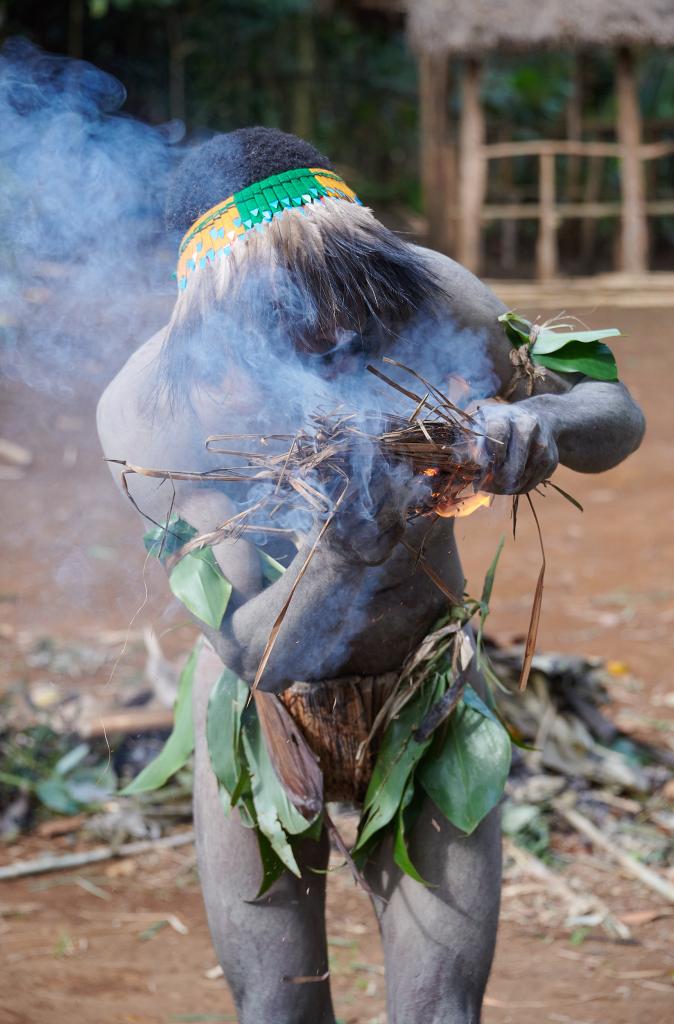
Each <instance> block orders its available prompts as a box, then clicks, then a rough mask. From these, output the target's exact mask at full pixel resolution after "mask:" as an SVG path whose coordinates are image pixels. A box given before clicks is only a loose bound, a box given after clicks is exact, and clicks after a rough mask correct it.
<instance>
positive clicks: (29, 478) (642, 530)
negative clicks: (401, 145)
mask: <svg viewBox="0 0 674 1024" xmlns="http://www.w3.org/2000/svg"><path fill="white" fill-rule="evenodd" d="M567 308H568V307H567ZM573 312H574V313H577V314H578V315H580V316H583V317H584V319H585V320H587V321H588V322H589V323H590V324H591V325H597V326H599V325H602V326H605V325H616V326H619V327H620V328H622V330H623V331H624V333H625V335H626V337H625V338H624V339H623V340H622V341H620V342H619V343H618V345H617V346H616V349H617V353H618V358H619V365H620V367H621V370H622V373H623V376H624V379H625V380H626V382H627V383H628V384H629V386H630V387H631V388H632V390H633V393H634V394H635V396H636V397H637V399H638V400H639V401H640V402H641V403H642V405H643V406H644V408H645V410H646V413H647V417H648V425H649V430H648V436H647V438H646V441H645V443H644V445H643V447H642V449H641V451H640V452H639V454H638V455H637V456H635V457H633V458H631V459H630V460H628V461H627V462H626V463H624V464H623V465H622V466H619V467H617V468H616V469H614V470H612V471H611V472H609V473H606V474H604V475H602V476H600V477H582V476H579V475H575V474H572V473H570V472H567V471H565V470H562V471H560V473H559V476H558V478H556V479H558V481H559V483H560V485H561V486H563V487H565V488H566V489H567V490H569V491H571V493H573V494H574V495H575V496H576V497H577V498H578V499H579V500H580V501H581V502H582V503H583V505H584V506H585V513H584V514H583V515H580V514H579V513H578V512H577V511H575V510H574V509H573V508H572V507H571V506H570V505H568V504H567V503H566V502H564V501H563V500H562V499H561V498H558V497H557V496H554V495H552V494H551V495H550V496H549V497H547V498H545V500H542V499H541V500H539V501H538V511H539V515H540V518H541V523H542V527H543V532H544V538H545V546H546V554H547V560H548V572H547V587H546V593H545V600H544V608H543V619H542V625H541V631H540V637H539V649H540V650H546V651H552V650H559V651H564V652H576V653H582V654H588V655H598V656H601V657H603V658H607V659H609V660H610V662H611V665H612V678H613V680H614V682H613V684H612V685H613V690H612V693H611V696H612V699H613V701H614V705H613V714H614V717H615V719H616V721H617V722H618V723H619V724H620V725H621V726H622V727H624V728H625V729H628V730H629V731H631V732H634V733H635V734H636V735H638V736H648V737H650V738H656V737H659V739H660V741H662V742H665V743H667V742H668V743H669V744H670V745H671V744H672V736H673V733H674V683H673V682H672V675H671V663H672V654H673V646H674V631H673V630H672V623H673V622H674V582H673V581H672V564H673V557H672V556H673V555H674V529H673V527H674V504H673V503H672V495H673V494H674V486H673V485H674V479H673V478H674V460H672V457H671V433H672V429H671V428H672V415H671V407H672V399H671V395H670V389H671V383H672V381H674V344H673V342H674V337H673V333H674V332H673V330H672V320H671V310H668V309H666V308H651V309H643V310H639V309H628V308H623V306H622V305H621V307H620V308H616V309H597V310H592V311H590V312H589V311H588V309H587V307H584V308H583V309H582V310H581V309H574V310H573ZM96 390H97V387H96V385H95V384H94V385H92V384H91V383H89V384H88V386H87V388H86V389H84V390H83V391H81V392H76V393H72V394H70V395H68V396H63V395H61V396H59V397H56V396H54V395H51V396H50V395H45V394H44V393H39V394H38V393H36V392H33V391H30V390H29V389H28V388H26V387H25V386H24V385H22V384H20V383H17V382H9V381H4V382H1V383H0V403H1V408H2V421H1V422H0V435H2V436H3V437H7V438H9V439H11V440H12V441H15V442H18V443H20V444H22V445H24V446H26V447H27V448H28V449H30V450H31V452H32V453H33V462H32V464H31V465H30V466H29V467H27V468H26V469H25V470H23V471H21V472H20V473H15V474H10V475H14V476H16V477H17V478H16V479H5V481H4V482H3V499H4V500H3V522H4V558H3V560H2V563H1V564H0V644H1V645H2V648H3V659H2V667H1V668H0V689H4V690H7V689H9V688H16V687H17V686H21V685H23V684H25V682H26V681H27V680H35V679H40V678H42V679H43V681H48V680H46V679H45V678H44V673H42V676H41V674H40V671H39V669H36V668H35V667H31V666H28V665H27V664H25V663H24V661H23V659H22V653H21V652H22V651H24V650H25V648H26V644H27V643H28V640H29V639H31V640H39V638H41V637H54V638H57V639H58V640H59V641H65V640H68V639H72V640H73V641H77V642H79V643H92V644H94V643H99V642H100V641H101V637H104V638H106V640H105V642H110V643H112V642H113V641H115V640H116V641H117V642H118V641H119V638H120V636H123V634H124V631H125V630H126V629H127V628H128V627H129V623H130V622H131V620H132V619H133V629H134V631H135V630H137V629H138V628H140V627H142V625H144V624H146V623H150V622H153V623H155V625H156V626H157V628H158V630H159V631H160V632H165V631H167V630H170V632H168V633H167V635H166V638H165V641H164V642H165V643H166V644H167V646H168V648H169V650H172V651H177V650H180V649H181V648H184V647H185V646H186V644H187V640H188V637H187V631H184V630H181V629H179V628H176V627H178V626H179V625H180V623H181V621H182V620H181V617H180V613H179V610H178V609H177V608H176V606H175V605H167V600H166V589H165V583H164V580H163V578H162V576H161V575H160V573H159V572H157V571H156V567H155V566H154V565H150V566H148V568H147V572H146V574H145V580H146V583H147V586H148V589H149V598H148V600H147V601H146V600H145V596H144V583H143V572H142V570H143V552H142V547H141V545H140V544H139V543H138V540H137V538H138V533H139V530H138V523H137V520H136V516H135V513H134V512H133V511H132V509H131V508H130V507H129V508H127V507H125V505H124V503H123V502H122V500H121V499H120V498H119V497H118V496H117V494H116V493H115V491H114V488H113V487H112V484H111V482H110V478H109V474H108V470H107V468H106V467H105V466H104V465H103V464H102V462H101V459H100V454H99V450H98V447H97V442H96V438H95V430H94V423H93V411H94V406H95V393H96ZM509 525H510V524H509V520H508V505H507V502H506V501H505V500H502V501H500V502H499V501H497V502H496V503H495V505H494V506H493V507H492V509H491V510H489V511H486V512H480V513H478V514H476V515H475V516H473V517H472V518H471V519H468V520H463V521H462V522H461V523H460V524H459V525H458V533H459V537H460V538H461V539H462V541H463V545H462V550H463V557H464V565H465V570H466V575H467V577H468V581H469V589H472V591H473V592H475V591H476V590H477V589H478V588H479V587H480V585H481V579H482V576H483V574H484V570H485V568H486V566H487V565H488V563H489V561H490V559H491V556H492V554H493V551H494V549H495V546H496V543H497V541H498V538H499V536H500V535H501V533H503V532H506V531H508V530H509ZM539 557H540V556H539V552H538V549H537V545H536V539H535V533H534V531H533V527H532V524H531V522H530V521H529V518H528V516H527V514H526V511H525V510H524V509H522V512H521V517H520V523H519V528H518V538H517V542H516V543H513V542H512V540H511V541H509V542H508V544H507V545H506V549H505V552H504V556H503V559H502V564H501V566H500V570H499V575H498V578H497V584H496V588H495V592H494V598H493V601H492V607H493V613H492V617H491V620H490V632H491V634H492V635H493V636H494V637H495V638H496V639H498V640H502V641H504V642H508V641H510V640H512V639H513V638H514V637H517V636H521V634H522V633H523V632H524V631H525V630H526V626H527V623H528V613H529V606H530V600H531V593H532V590H533V587H534V584H535V580H536V576H537V572H538V566H539ZM138 609H141V610H140V611H138ZM136 613H137V614H136ZM120 631H121V633H120ZM139 671H140V668H139V661H138V652H137V650H132V649H130V650H129V652H128V653H124V654H122V656H121V659H120V662H119V665H118V668H117V670H116V673H115V675H114V676H113V678H112V681H111V682H110V681H109V671H108V669H107V668H106V669H103V670H100V669H99V670H98V671H94V670H93V669H92V672H91V674H90V675H89V676H87V675H86V673H85V674H84V675H83V676H82V677H81V678H80V679H79V680H76V681H75V682H73V683H72V685H74V686H77V687H79V688H82V687H85V688H86V687H88V688H89V689H90V691H91V693H92V694H93V695H96V694H98V693H100V692H102V690H101V688H105V691H106V692H107V688H108V687H110V686H112V687H114V686H116V685H118V684H119V683H120V681H122V682H124V684H125V685H133V682H134V679H135V678H136V677H137V675H138V673H139ZM69 685H70V683H69ZM72 842H73V841H72V839H71V838H70V837H67V836H66V837H59V838H55V839H52V840H50V841H49V842H47V841H46V840H45V839H43V838H39V837H35V836H26V837H21V838H20V839H19V840H17V841H15V842H14V843H13V844H11V845H10V846H5V847H4V848H0V859H1V860H2V862H4V863H7V862H11V861H13V860H16V859H20V858H24V857H30V856H33V855H35V854H36V853H38V852H40V853H41V852H45V850H47V849H48V850H49V852H60V851H65V850H69V849H71V844H72ZM556 843H557V849H556V852H557V853H558V854H559V855H560V856H562V857H563V859H564V861H565V862H566V864H567V868H566V873H567V874H572V875H573V876H574V877H575V878H576V879H578V880H579V881H581V882H582V884H583V885H584V886H585V887H589V888H591V889H592V890H593V891H594V892H596V893H597V894H598V895H600V896H601V897H602V898H603V899H604V900H605V901H606V903H608V904H609V906H610V907H611V910H612V911H613V913H614V914H616V915H618V916H622V917H624V919H625V920H627V921H629V922H630V925H631V927H632V935H633V937H632V940H631V941H630V942H629V943H616V942H613V941H610V940H609V939H608V937H607V936H606V935H605V934H604V933H603V932H601V931H600V930H595V929H592V928H590V929H589V931H587V932H585V931H583V932H582V933H580V934H579V933H578V932H575V933H573V934H572V933H570V932H569V930H567V929H565V928H564V927H563V923H562V919H561V917H558V919H555V918H554V915H553V917H552V918H550V917H546V916H545V915H544V914H543V915H541V913H539V912H538V911H539V910H540V901H541V900H542V899H543V898H544V896H545V894H544V893H541V887H540V886H539V887H538V889H536V886H531V885H529V886H527V885H526V884H525V883H524V882H523V881H522V880H521V879H518V878H517V876H516V874H515V875H513V874H509V875H508V878H507V879H506V883H505V887H504V905H503V915H502V923H501V928H500V933H499V943H498V949H497V956H496V962H495V966H494V970H493V974H492V978H491V981H490V985H489V989H488V996H487V1001H486V1008H485V1015H484V1019H485V1022H486V1024H509V1022H511V1021H512V1022H515V1021H517V1024H539V1022H541V1021H546V1022H547V1021H552V1022H560V1024H632V1022H637V1021H642V1020H646V1019H647V1020H649V1022H650V1024H665V1022H669V1021H670V1020H672V1018H673V1017H674V1001H673V988H672V982H673V981H674V974H673V972H674V948H673V947H672V942H671V934H672V932H671V925H672V917H671V916H669V914H668V909H671V908H667V907H666V906H665V905H663V903H662V901H661V899H660V898H659V897H658V896H656V894H655V893H653V892H649V891H648V890H645V889H643V888H642V887H641V886H640V885H639V884H638V883H635V882H633V881H629V880H627V879H626V878H623V877H622V876H621V875H620V874H619V873H616V871H615V869H614V868H612V867H609V864H608V862H607V861H606V860H605V859H602V858H601V857H593V858H590V857H589V856H588V853H589V847H588V846H586V845H584V844H583V843H582V842H581V841H580V840H578V839H577V838H576V837H573V836H571V835H569V836H561V837H557V840H556ZM330 883H331V884H330V886H329V928H328V930H329V935H330V951H331V961H332V962H331V977H332V986H333V992H334V997H335V1005H336V1012H337V1016H338V1017H339V1019H340V1020H342V1021H344V1022H347V1021H348V1022H349V1024H375V1022H379V1024H383V1022H384V1021H385V1019H386V1017H385V1000H384V978H383V968H382V958H381V952H380V949H379V945H378V940H377V935H376V926H375V923H374V920H373V917H372V914H371V912H370V909H369V906H368V901H367V899H366V897H365V896H364V895H363V894H362V893H361V892H360V891H358V890H356V889H355V888H354V886H353V884H352V882H351V881H350V879H349V878H348V876H347V875H346V873H345V872H344V871H341V870H340V871H336V872H335V873H334V874H333V875H332V876H331V879H330ZM660 912H662V913H663V914H664V916H659V914H660ZM167 915H174V916H175V918H177V921H176V920H174V919H169V920H172V924H171V923H168V924H164V925H162V924H161V922H162V921H165V920H166V918H167ZM562 916H563V915H562ZM185 930H187V933H186V934H184V933H183V932H185ZM0 949H1V951H2V953H1V955H2V960H3V971H2V976H3V984H2V996H1V997H0V1024H62V1022H65V1021H70V1020H73V1019H75V1020H77V1021H81V1022H82V1024H122V1022H129V1024H169V1022H175V1021H195V1022H196V1021H213V1022H215V1021H234V1020H235V1019H236V1018H235V1015H234V1011H233V1005H232V1002H231V999H230V997H229V994H228V992H227V990H226V986H225V985H224V982H223V981H222V979H221V978H214V977H209V976H207V972H209V973H211V974H212V972H210V971H209V969H211V968H213V967H214V964H215V958H214V955H213V952H212V949H211V945H210V940H209V935H208V930H207V926H206V922H205V917H204V912H203V907H202V903H201V897H200V894H199V888H198V882H197V878H196V872H195V867H194V856H193V850H192V847H191V846H187V847H184V848H182V849H180V850H175V851H162V852H156V853H152V854H148V855H147V856H145V857H143V858H136V859H126V860H118V861H114V862H110V863H109V864H107V865H97V866H95V867H92V868H88V869H82V870H80V871H78V872H69V873H64V874H59V875H49V876H40V877H37V878H32V879H26V880H22V881H15V882H11V883H8V882H2V883H0ZM261 1024H262V1022H261ZM402 1024H416V1022H412V1021H410V1022H407V1021H405V1022H402Z"/></svg>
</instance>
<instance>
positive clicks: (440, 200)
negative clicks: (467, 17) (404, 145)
mask: <svg viewBox="0 0 674 1024" xmlns="http://www.w3.org/2000/svg"><path fill="white" fill-rule="evenodd" d="M447 88H448V66H447V57H446V55H442V56H439V57H438V56H435V55H434V56H428V55H426V54H424V55H422V56H421V57H420V59H419V107H420V118H419V121H420V134H421V138H420V164H421V166H420V172H421V188H422V193H423V202H424V213H425V214H426V218H427V221H428V232H427V236H428V244H429V245H430V246H431V248H433V249H438V250H439V251H440V252H445V253H449V252H450V251H451V249H452V243H453V230H452V229H453V222H452V216H451V207H452V205H453V198H454V197H453V174H452V166H451V147H450V144H449V114H448V110H447Z"/></svg>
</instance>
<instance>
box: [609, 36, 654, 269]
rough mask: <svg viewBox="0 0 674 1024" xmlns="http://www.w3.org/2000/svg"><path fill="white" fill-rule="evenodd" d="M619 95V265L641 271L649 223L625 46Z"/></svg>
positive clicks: (632, 75)
mask: <svg viewBox="0 0 674 1024" xmlns="http://www.w3.org/2000/svg"><path fill="white" fill-rule="evenodd" d="M616 93H617V99H618V124H617V135H618V141H619V143H620V145H621V147H622V155H621V160H620V189H621V193H622V230H621V235H620V241H621V246H620V265H621V266H620V269H621V270H624V271H626V272H628V273H631V274H640V273H644V272H645V271H646V270H647V265H648V226H647V222H646V210H645V197H644V174H643V166H642V163H641V157H640V154H639V147H640V146H641V111H640V110H639V93H638V88H637V77H636V68H635V59H634V54H633V53H632V51H631V50H628V49H627V48H626V47H622V48H621V49H620V50H618V53H617V59H616Z"/></svg>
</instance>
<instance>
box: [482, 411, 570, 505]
mask: <svg viewBox="0 0 674 1024" xmlns="http://www.w3.org/2000/svg"><path fill="white" fill-rule="evenodd" d="M526 405H527V403H526V402H522V403H519V404H515V405H505V404H502V403H493V404H492V403H486V404H484V405H481V406H480V408H479V411H478V412H477V413H476V417H475V418H476V420H477V426H478V429H479V431H480V433H484V434H485V435H487V436H486V437H484V438H481V439H480V443H481V453H482V460H483V464H484V471H485V477H484V481H483V482H482V483H481V485H480V486H481V488H482V489H483V490H485V491H491V492H493V493H494V494H520V493H523V492H524V491H531V490H533V488H534V487H537V486H538V484H540V483H541V482H542V481H543V480H547V479H548V477H550V476H552V474H553V473H554V471H555V469H556V468H557V464H558V462H559V451H558V448H557V441H556V438H555V435H554V432H553V429H552V426H551V422H550V419H549V418H548V417H546V416H544V415H540V414H538V413H536V412H534V411H533V410H531V411H530V410H528V409H527V408H526Z"/></svg>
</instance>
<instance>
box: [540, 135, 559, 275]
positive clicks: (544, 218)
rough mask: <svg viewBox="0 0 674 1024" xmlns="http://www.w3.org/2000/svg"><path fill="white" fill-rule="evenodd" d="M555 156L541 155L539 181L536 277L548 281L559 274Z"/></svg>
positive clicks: (549, 154) (551, 154)
mask: <svg viewBox="0 0 674 1024" xmlns="http://www.w3.org/2000/svg"><path fill="white" fill-rule="evenodd" d="M555 202H556V197H555V154H554V153H541V155H540V157H539V180H538V207H539V220H538V242H537V245H536V276H537V277H538V279H539V280H540V281H547V280H549V279H550V278H551V277H555V275H556V273H557V213H556V211H555Z"/></svg>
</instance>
